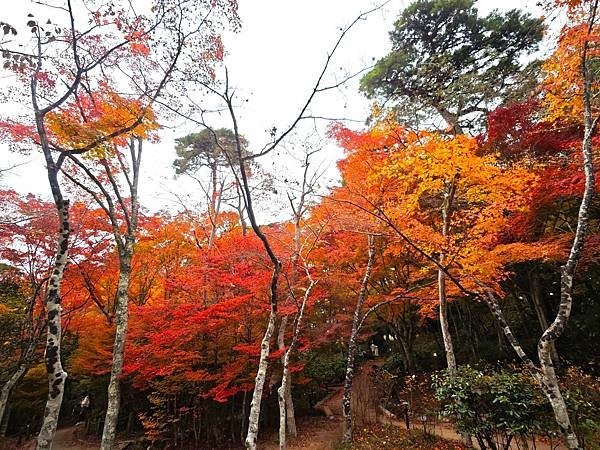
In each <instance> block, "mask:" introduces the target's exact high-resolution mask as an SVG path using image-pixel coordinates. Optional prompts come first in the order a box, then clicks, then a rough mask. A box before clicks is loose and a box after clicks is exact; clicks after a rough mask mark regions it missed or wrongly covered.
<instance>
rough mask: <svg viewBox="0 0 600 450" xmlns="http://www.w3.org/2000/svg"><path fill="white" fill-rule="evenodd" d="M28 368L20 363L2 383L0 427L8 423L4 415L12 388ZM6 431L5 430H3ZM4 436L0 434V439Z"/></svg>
mask: <svg viewBox="0 0 600 450" xmlns="http://www.w3.org/2000/svg"><path fill="white" fill-rule="evenodd" d="M27 369H28V366H27V365H26V364H25V363H21V364H20V365H19V367H18V368H17V370H16V371H15V373H13V374H12V376H11V377H10V378H9V379H8V380H6V383H4V386H2V390H1V391H0V425H3V424H4V423H5V422H8V420H6V421H5V420H4V419H5V417H4V414H5V413H6V414H8V413H7V406H8V398H9V397H10V393H11V391H12V388H13V387H14V386H15V384H17V382H18V381H19V380H20V379H21V377H22V376H23V375H24V374H25V372H26V371H27ZM5 431H6V430H5ZM3 436H4V435H3V434H2V433H0V437H3Z"/></svg>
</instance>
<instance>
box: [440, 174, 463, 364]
mask: <svg viewBox="0 0 600 450" xmlns="http://www.w3.org/2000/svg"><path fill="white" fill-rule="evenodd" d="M457 178H458V175H456V176H455V177H454V180H452V182H450V183H446V187H445V188H444V202H443V204H442V236H444V238H447V237H448V234H449V232H450V217H451V215H452V201H453V200H454V194H455V192H456V180H457ZM446 240H447V239H446ZM445 259H446V254H445V253H444V251H443V250H442V251H441V252H440V258H439V262H440V265H439V268H438V295H439V301H440V313H439V314H440V327H441V329H442V339H443V341H444V351H445V352H446V362H447V364H448V370H449V371H450V372H455V371H456V357H455V356H454V347H453V345H452V335H451V334H450V327H449V324H448V299H447V297H446V274H445V273H444V271H443V270H442V267H444V263H445Z"/></svg>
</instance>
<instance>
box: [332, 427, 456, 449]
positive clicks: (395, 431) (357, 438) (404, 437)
mask: <svg viewBox="0 0 600 450" xmlns="http://www.w3.org/2000/svg"><path fill="white" fill-rule="evenodd" d="M375 448H376V449H378V450H400V449H411V450H464V449H466V447H465V446H464V445H462V444H461V443H459V442H456V441H449V440H446V439H442V438H440V437H438V436H435V435H431V434H426V433H424V432H423V431H421V430H410V431H407V430H404V429H402V428H398V427H396V426H393V425H370V426H368V427H362V428H358V429H357V430H356V431H355V434H354V442H353V443H352V444H343V445H341V446H339V447H338V448H337V450H372V449H375Z"/></svg>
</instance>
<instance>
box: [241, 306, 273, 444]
mask: <svg viewBox="0 0 600 450" xmlns="http://www.w3.org/2000/svg"><path fill="white" fill-rule="evenodd" d="M276 318H277V312H276V311H275V310H274V309H273V308H271V313H270V314H269V323H268V324H267V329H266V330H265V335H264V336H263V340H262V342H261V344H260V360H259V362H258V371H257V372H256V378H255V380H254V392H253V393H252V401H251V402H250V414H249V415H248V434H247V435H246V448H247V449H249V450H256V440H257V438H258V421H259V419H260V407H261V402H262V393H263V388H264V385H265V378H266V376H267V368H268V366H269V361H268V357H269V348H270V343H271V337H272V336H273V331H274V330H275V320H276Z"/></svg>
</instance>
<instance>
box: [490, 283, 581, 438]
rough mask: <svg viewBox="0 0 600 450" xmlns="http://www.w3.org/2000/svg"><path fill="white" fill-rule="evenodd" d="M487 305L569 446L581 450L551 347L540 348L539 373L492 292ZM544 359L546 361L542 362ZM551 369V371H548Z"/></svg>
mask: <svg viewBox="0 0 600 450" xmlns="http://www.w3.org/2000/svg"><path fill="white" fill-rule="evenodd" d="M487 298H488V300H487V303H488V305H489V307H490V309H491V311H492V314H493V315H494V317H496V320H497V321H498V323H499V324H500V326H501V327H502V330H503V331H504V335H505V336H506V338H507V339H508V342H509V343H510V344H511V346H512V347H513V349H514V350H515V352H516V353H517V355H518V356H519V358H520V359H521V361H523V363H524V364H525V367H526V368H527V370H528V371H529V373H530V375H531V376H532V377H533V379H534V380H535V381H536V382H537V383H538V385H539V386H540V388H541V389H542V391H543V392H544V394H545V395H546V397H547V398H548V401H549V402H550V406H552V410H553V411H554V417H555V420H556V423H557V424H558V426H559V427H560V429H561V431H562V432H563V434H564V435H565V439H566V441H567V445H568V446H569V448H570V449H575V450H577V449H581V447H580V446H579V441H578V439H577V435H576V434H575V431H574V430H573V427H572V426H571V421H570V419H569V414H568V410H567V405H566V403H565V400H564V398H563V396H562V393H561V391H560V388H559V387H558V381H557V378H556V373H555V372H554V368H553V366H552V359H551V357H550V352H549V347H545V348H543V349H542V347H541V346H538V355H539V357H540V360H541V361H540V362H541V366H542V368H541V371H538V369H537V367H536V366H535V364H534V363H533V361H532V360H531V359H530V358H529V357H528V356H527V354H526V353H525V351H524V350H523V348H522V347H521V345H520V344H519V342H518V341H517V339H516V338H515V336H514V335H513V334H512V331H511V329H510V327H509V325H508V323H507V322H506V319H505V318H504V315H503V314H502V310H501V309H500V306H499V305H498V302H497V301H496V299H495V297H494V294H493V293H492V292H491V291H488V294H487ZM542 358H544V360H543V361H542ZM548 368H550V369H551V371H549V370H548Z"/></svg>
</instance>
